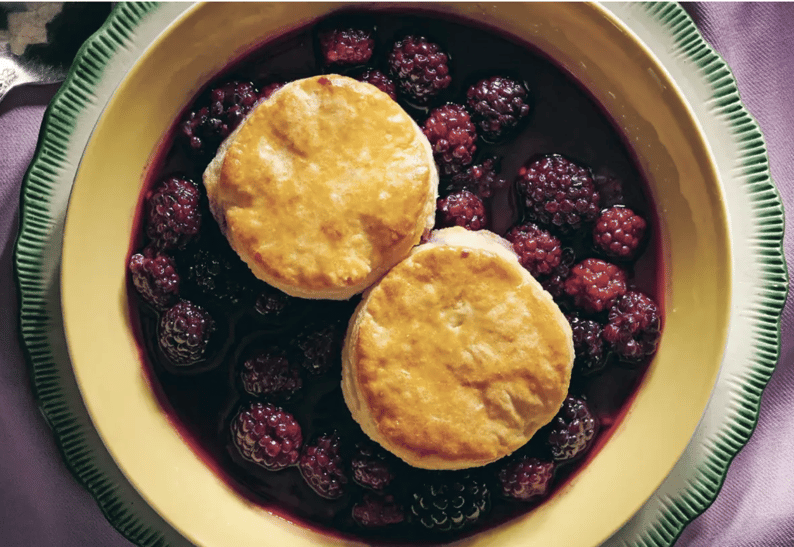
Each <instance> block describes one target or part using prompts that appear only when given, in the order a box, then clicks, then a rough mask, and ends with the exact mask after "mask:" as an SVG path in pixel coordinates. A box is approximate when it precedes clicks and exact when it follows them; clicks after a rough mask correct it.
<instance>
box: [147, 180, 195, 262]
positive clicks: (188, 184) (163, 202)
mask: <svg viewBox="0 0 794 547" xmlns="http://www.w3.org/2000/svg"><path fill="white" fill-rule="evenodd" d="M200 199H201V195H200V193H199V190H198V188H197V187H196V185H195V184H193V182H192V181H191V180H189V179H187V178H184V177H179V176H169V177H166V178H164V179H163V180H162V181H160V183H159V184H158V185H157V186H156V187H154V188H153V189H151V190H149V192H147V194H146V200H145V202H146V235H147V236H149V238H150V239H151V240H152V244H153V245H154V246H155V247H156V248H158V249H160V250H164V251H168V250H173V249H184V248H185V246H186V245H187V244H188V243H190V242H191V241H192V240H194V239H195V238H196V236H198V233H199V230H201V210H200V208H199V201H200Z"/></svg>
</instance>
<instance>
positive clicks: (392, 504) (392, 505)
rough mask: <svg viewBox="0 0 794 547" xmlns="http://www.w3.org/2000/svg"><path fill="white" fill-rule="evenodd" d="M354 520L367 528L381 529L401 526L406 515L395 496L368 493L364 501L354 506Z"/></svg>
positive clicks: (365, 494)
mask: <svg viewBox="0 0 794 547" xmlns="http://www.w3.org/2000/svg"><path fill="white" fill-rule="evenodd" d="M353 520H355V521H356V522H357V523H358V524H359V525H361V526H363V527H365V528H380V527H382V526H388V525H390V524H399V523H400V522H402V521H404V520H405V513H404V512H403V508H402V507H401V506H400V505H399V504H398V503H397V501H395V499H394V496H392V495H385V496H380V495H377V494H372V493H370V492H366V493H364V496H363V498H362V500H361V501H360V502H358V503H356V504H355V505H354V506H353Z"/></svg>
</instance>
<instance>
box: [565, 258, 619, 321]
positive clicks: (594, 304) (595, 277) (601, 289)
mask: <svg viewBox="0 0 794 547" xmlns="http://www.w3.org/2000/svg"><path fill="white" fill-rule="evenodd" d="M625 292H626V272H624V271H623V270H622V269H621V268H619V267H618V266H615V265H614V264H610V263H609V262H604V261H603V260H599V259H597V258H588V259H586V260H583V261H581V262H580V263H578V264H577V265H575V266H574V267H573V268H571V273H570V274H569V275H568V277H567V279H566V280H565V293H566V294H567V295H568V296H570V297H573V302H574V305H575V306H577V307H578V308H579V309H581V310H583V311H585V312H587V313H598V312H601V311H604V310H607V309H609V308H611V307H612V304H614V302H615V300H617V299H618V298H619V297H620V296H623V294H624V293H625Z"/></svg>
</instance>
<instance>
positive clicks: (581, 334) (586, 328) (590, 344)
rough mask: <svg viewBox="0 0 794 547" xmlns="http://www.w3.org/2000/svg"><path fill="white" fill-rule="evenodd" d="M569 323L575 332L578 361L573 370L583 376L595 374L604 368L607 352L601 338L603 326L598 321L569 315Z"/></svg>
mask: <svg viewBox="0 0 794 547" xmlns="http://www.w3.org/2000/svg"><path fill="white" fill-rule="evenodd" d="M566 318H567V319H568V323H570V324H571V332H573V349H574V351H575V352H576V359H575V360H574V363H573V368H574V370H575V371H576V372H578V373H579V374H581V375H583V376H588V375H590V374H594V373H596V372H598V371H599V370H601V369H602V368H604V365H605V364H606V358H607V352H606V350H605V349H604V340H603V338H601V333H602V332H603V326H602V325H601V323H598V322H597V321H591V320H589V319H582V318H581V317H578V316H576V315H567V316H566Z"/></svg>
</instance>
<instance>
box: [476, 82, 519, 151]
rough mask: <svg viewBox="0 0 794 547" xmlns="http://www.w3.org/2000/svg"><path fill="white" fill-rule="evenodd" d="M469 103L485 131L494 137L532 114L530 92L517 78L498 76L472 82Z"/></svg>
mask: <svg viewBox="0 0 794 547" xmlns="http://www.w3.org/2000/svg"><path fill="white" fill-rule="evenodd" d="M466 104H467V105H468V107H469V108H470V109H471V111H472V113H473V115H474V120H475V122H476V123H477V126H478V127H479V128H480V130H481V131H482V133H483V135H484V136H485V137H486V138H488V139H489V140H492V141H494V140H498V139H500V138H502V137H503V136H505V135H506V134H507V133H509V132H510V131H512V130H513V129H515V128H516V127H517V126H518V124H519V123H520V122H521V120H522V119H524V118H526V117H527V116H528V115H529V92H528V91H527V89H526V88H525V87H524V86H523V85H522V84H520V83H519V82H517V81H515V80H512V79H510V78H505V77H502V76H494V77H492V78H486V79H483V80H480V81H479V82H477V83H476V84H474V85H473V86H471V87H470V88H469V90H468V91H467V92H466Z"/></svg>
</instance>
